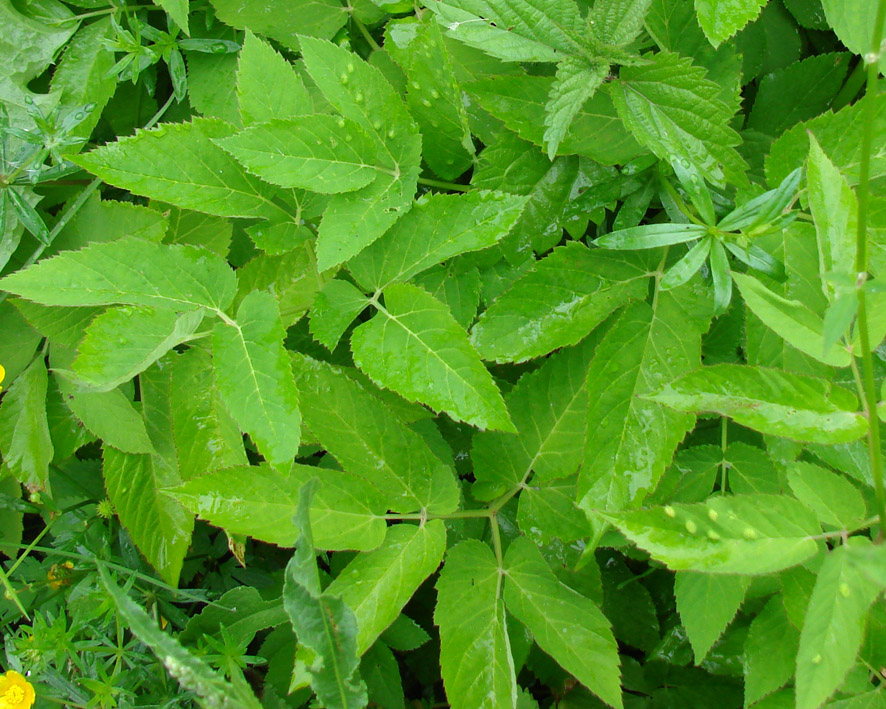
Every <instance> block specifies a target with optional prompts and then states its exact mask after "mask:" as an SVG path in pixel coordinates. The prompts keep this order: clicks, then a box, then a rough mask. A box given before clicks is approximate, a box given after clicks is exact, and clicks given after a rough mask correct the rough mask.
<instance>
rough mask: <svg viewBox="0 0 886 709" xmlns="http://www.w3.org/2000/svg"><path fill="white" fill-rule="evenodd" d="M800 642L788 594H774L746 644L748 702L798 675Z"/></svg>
mask: <svg viewBox="0 0 886 709" xmlns="http://www.w3.org/2000/svg"><path fill="white" fill-rule="evenodd" d="M725 578H729V577H725ZM799 643H800V631H799V630H798V629H797V628H796V627H795V626H794V624H793V623H791V619H790V616H789V615H788V613H787V611H786V610H785V604H784V597H783V596H781V595H776V596H773V597H772V598H771V599H770V600H769V602H768V603H767V604H766V605H765V606H764V607H763V610H762V611H760V613H759V614H758V615H757V617H756V618H754V620H753V621H752V622H751V627H750V628H749V629H748V636H747V639H746V640H745V644H744V673H745V698H746V700H747V702H748V704H752V703H755V702H756V701H757V700H759V699H762V698H763V697H765V696H766V695H768V694H771V693H772V692H774V691H775V690H777V689H780V688H781V687H783V686H784V685H785V684H786V683H787V682H788V681H789V680H790V679H791V677H793V676H794V666H795V658H796V656H797V647H798V646H799ZM791 706H793V703H792V704H791Z"/></svg>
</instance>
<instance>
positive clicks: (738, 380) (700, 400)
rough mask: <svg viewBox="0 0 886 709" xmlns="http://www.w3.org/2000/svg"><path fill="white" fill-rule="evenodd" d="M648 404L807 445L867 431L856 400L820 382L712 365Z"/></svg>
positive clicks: (774, 372)
mask: <svg viewBox="0 0 886 709" xmlns="http://www.w3.org/2000/svg"><path fill="white" fill-rule="evenodd" d="M646 398H648V399H651V400H652V401H657V402H659V403H662V404H665V405H666V406H669V407H671V408H675V409H677V410H678V411H691V412H701V411H711V412H714V413H718V414H720V415H722V416H729V417H730V418H732V419H734V420H735V421H736V422H737V423H740V424H742V425H744V426H749V427H750V428H753V429H755V430H757V431H760V432H761V433H770V434H772V435H776V436H784V437H786V438H793V439H794V440H798V441H808V442H811V443H849V442H851V441H855V440H857V439H859V438H861V437H862V436H863V435H864V434H865V433H866V432H867V422H866V420H865V418H864V416H863V415H862V414H860V413H857V409H858V401H857V400H856V398H855V396H854V395H853V394H852V393H851V392H849V391H848V390H846V389H843V388H841V387H838V386H834V385H832V384H831V383H830V382H827V381H826V380H823V379H815V378H812V377H804V376H799V375H796V374H790V373H788V372H782V371H778V370H775V369H765V368H763V367H751V366H743V365H734V364H717V365H714V366H713V367H705V368H703V369H700V370H698V371H696V372H692V373H691V374H687V375H685V376H683V377H681V378H679V379H677V380H675V381H673V382H671V383H670V384H668V385H667V386H666V387H664V389H661V390H659V391H658V392H655V393H651V394H649V395H647V397H646Z"/></svg>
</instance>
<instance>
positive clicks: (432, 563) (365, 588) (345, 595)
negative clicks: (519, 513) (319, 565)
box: [324, 519, 446, 654]
mask: <svg viewBox="0 0 886 709" xmlns="http://www.w3.org/2000/svg"><path fill="white" fill-rule="evenodd" d="M445 551H446V527H445V525H444V524H443V520H439V519H437V520H432V521H430V522H428V523H426V524H424V525H421V526H416V525H410V524H398V525H395V526H393V527H391V529H390V530H389V531H388V533H387V536H386V537H385V540H384V542H383V543H382V545H381V546H380V547H378V548H377V549H375V550H374V551H371V552H369V553H366V554H360V555H359V556H357V557H356V558H355V559H354V560H353V561H352V562H351V563H350V564H348V565H347V566H346V567H345V568H344V569H343V570H342V572H341V573H340V574H339V575H338V576H337V577H336V578H335V580H334V581H333V582H332V583H331V584H329V586H328V587H327V588H326V590H325V591H324V593H326V594H329V595H331V596H340V597H341V599H342V600H343V601H344V602H345V603H346V604H347V606H348V607H349V608H351V609H352V610H353V611H354V616H355V617H356V619H357V627H358V628H359V630H358V632H357V652H358V654H362V653H364V652H366V650H368V649H369V647H370V646H371V645H372V644H373V643H374V642H375V641H376V639H377V638H378V636H379V635H381V633H382V632H383V631H384V630H385V629H386V628H387V627H388V626H389V625H391V623H393V622H394V620H396V618H397V616H399V615H400V611H401V610H402V609H403V606H405V605H406V602H407V601H408V600H409V599H410V598H412V595H413V594H414V593H415V592H416V591H417V590H418V587H419V586H420V585H421V584H422V583H423V582H424V580H425V579H426V578H427V577H428V576H430V575H431V574H432V573H433V572H434V571H436V570H437V567H438V566H439V565H440V562H441V561H442V560H443V553H444V552H445Z"/></svg>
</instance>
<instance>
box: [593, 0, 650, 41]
mask: <svg viewBox="0 0 886 709" xmlns="http://www.w3.org/2000/svg"><path fill="white" fill-rule="evenodd" d="M649 5H650V0H608V2H595V3H594V6H593V8H592V9H591V11H590V12H589V13H588V29H589V30H590V32H591V34H592V35H593V37H594V39H595V40H596V41H597V42H599V43H600V44H603V45H610V46H613V47H623V46H625V45H626V44H630V43H631V42H633V41H634V40H635V39H636V38H637V35H638V34H639V33H640V31H641V30H642V29H643V20H644V18H645V17H646V13H647V12H648V11H649Z"/></svg>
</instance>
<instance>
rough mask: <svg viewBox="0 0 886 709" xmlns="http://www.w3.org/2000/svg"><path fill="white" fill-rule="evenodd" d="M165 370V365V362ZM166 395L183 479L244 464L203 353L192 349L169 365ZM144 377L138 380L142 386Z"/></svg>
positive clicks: (240, 444)
mask: <svg viewBox="0 0 886 709" xmlns="http://www.w3.org/2000/svg"><path fill="white" fill-rule="evenodd" d="M163 364H164V367H166V366H167V363H166V362H164V363H163ZM168 368H169V370H170V377H171V378H170V380H169V382H168V384H167V387H168V391H166V392H165V395H166V397H167V400H168V402H169V404H168V405H169V413H170V417H171V419H172V430H173V434H174V436H175V458H176V459H177V460H178V469H179V473H180V475H181V477H182V479H183V480H190V479H191V478H194V477H197V476H200V475H204V474H205V473H207V472H210V471H213V470H218V469H220V468H230V467H233V466H235V465H247V463H248V461H247V458H246V451H245V450H244V448H243V436H242V435H241V434H240V429H238V428H237V423H236V422H235V421H234V419H233V418H231V415H230V414H229V413H228V410H227V409H226V408H225V406H224V404H223V403H222V397H221V394H220V392H219V390H218V388H217V387H216V386H215V376H214V373H213V371H212V360H211V358H210V356H209V353H208V352H207V351H206V350H202V349H197V348H191V349H189V350H187V351H186V352H183V353H182V354H180V355H176V356H175V357H173V358H172V361H171V362H169V363H168ZM143 380H144V377H142V379H141V380H140V381H141V383H142V386H144V381H143Z"/></svg>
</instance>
